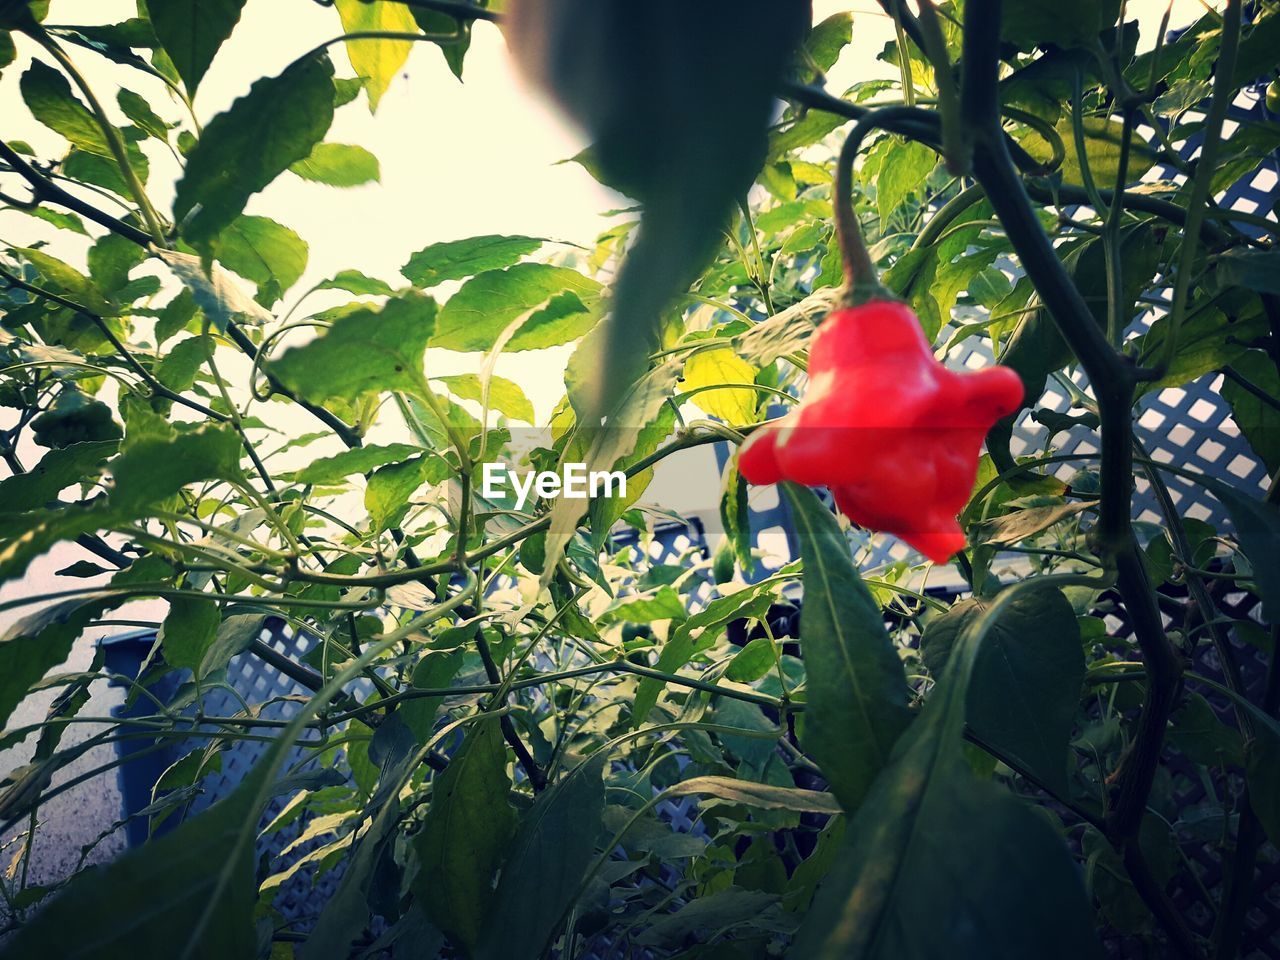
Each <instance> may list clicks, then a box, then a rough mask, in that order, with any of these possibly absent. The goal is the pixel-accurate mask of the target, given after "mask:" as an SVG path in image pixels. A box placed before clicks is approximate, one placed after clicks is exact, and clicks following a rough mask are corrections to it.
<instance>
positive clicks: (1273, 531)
mask: <svg viewBox="0 0 1280 960" xmlns="http://www.w3.org/2000/svg"><path fill="white" fill-rule="evenodd" d="M1199 479H1200V482H1201V483H1203V484H1204V485H1205V486H1206V487H1208V488H1209V490H1210V491H1211V492H1212V493H1213V495H1214V496H1215V497H1217V498H1218V499H1219V500H1221V501H1222V505H1223V506H1224V507H1226V508H1227V514H1228V515H1229V516H1230V517H1231V522H1232V524H1233V525H1234V526H1235V534H1236V539H1238V540H1239V541H1240V549H1241V550H1243V551H1244V553H1245V556H1247V557H1248V558H1249V562H1250V563H1251V564H1252V565H1253V575H1254V577H1255V578H1256V579H1255V580H1254V585H1255V586H1256V587H1257V590H1258V595H1259V596H1261V597H1262V613H1263V616H1264V617H1265V618H1266V621H1267V622H1268V623H1272V624H1276V623H1280V507H1277V506H1276V505H1275V504H1274V503H1269V502H1267V501H1264V500H1258V499H1255V498H1254V497H1250V496H1248V495H1246V494H1244V493H1241V492H1240V491H1239V490H1237V489H1236V488H1235V487H1232V486H1228V485H1227V484H1225V483H1222V482H1220V481H1218V480H1213V479H1211V478H1209V477H1202V478H1199Z"/></svg>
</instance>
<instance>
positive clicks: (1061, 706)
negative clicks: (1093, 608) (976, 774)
mask: <svg viewBox="0 0 1280 960" xmlns="http://www.w3.org/2000/svg"><path fill="white" fill-rule="evenodd" d="M989 606H990V604H989V603H988V602H986V601H983V600H974V599H971V600H962V601H961V602H960V603H957V604H956V605H955V606H954V607H952V608H951V610H950V611H948V612H947V613H946V614H945V615H944V616H942V617H940V618H938V619H936V620H932V621H930V623H929V626H928V628H927V629H926V630H925V633H924V637H923V639H922V640H921V642H920V652H921V654H922V655H923V656H924V662H925V665H926V666H928V668H929V672H930V673H932V674H933V675H934V676H935V677H940V676H942V674H943V671H944V669H945V666H946V662H947V659H948V658H949V657H950V655H951V650H952V648H953V647H954V646H955V643H956V641H957V640H958V638H959V636H960V634H961V632H962V631H963V630H965V629H966V628H967V627H968V626H969V625H970V624H971V623H972V622H973V621H974V620H975V619H976V618H977V617H979V616H980V615H981V614H982V613H983V612H984V611H985V610H987V609H988V608H989ZM1084 673H1085V663H1084V654H1083V652H1082V650H1081V646H1080V627H1079V625H1078V624H1077V622H1076V617H1075V613H1074V611H1073V610H1072V608H1071V604H1070V603H1069V602H1067V599H1066V597H1064V596H1063V595H1062V593H1061V592H1060V591H1058V590H1053V589H1045V590H1040V591H1037V592H1031V593H1025V594H1023V595H1022V596H1021V597H1019V598H1018V599H1017V600H1015V601H1014V602H1013V604H1012V605H1011V606H1010V607H1009V608H1008V609H1007V610H1006V611H1005V613H1004V615H1003V616H1002V617H1001V618H1000V620H999V622H998V623H996V624H995V626H994V627H992V628H991V630H990V632H989V633H988V634H987V639H986V642H985V643H984V644H983V646H982V649H981V650H980V651H979V653H978V659H977V662H976V663H975V664H974V667H973V677H972V679H971V680H970V683H969V694H968V707H967V711H966V717H967V720H968V724H969V726H970V728H972V730H973V732H974V734H975V735H976V736H977V737H978V738H979V740H980V741H981V742H982V743H984V744H986V745H988V746H990V747H992V748H993V749H995V750H996V751H997V755H998V756H1000V757H1001V758H1009V759H1011V760H1014V761H1016V762H1017V763H1018V764H1019V766H1020V767H1021V768H1022V769H1025V770H1029V771H1030V772H1031V773H1033V774H1034V775H1035V776H1036V777H1037V778H1038V779H1039V780H1040V782H1042V783H1047V784H1049V785H1050V786H1052V787H1054V788H1056V789H1060V790H1062V791H1064V792H1065V791H1066V786H1067V743H1068V741H1069V740H1070V739H1071V730H1072V727H1073V725H1074V723H1075V717H1076V709H1077V707H1078V705H1079V700H1080V687H1081V685H1082V684H1083V683H1084Z"/></svg>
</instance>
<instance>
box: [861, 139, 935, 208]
mask: <svg viewBox="0 0 1280 960" xmlns="http://www.w3.org/2000/svg"><path fill="white" fill-rule="evenodd" d="M887 142H888V141H887ZM937 165H938V155H937V154H936V153H934V152H933V150H931V149H930V148H929V147H926V146H925V145H924V144H923V143H917V142H916V141H914V140H903V141H901V142H899V141H897V140H894V141H892V142H891V146H890V148H889V150H888V151H887V153H886V154H885V157H884V161H883V162H882V164H881V165H880V170H879V175H878V176H877V177H876V207H877V208H878V209H879V211H880V219H881V220H888V219H889V218H890V217H891V216H893V214H894V213H895V212H896V211H897V210H898V208H899V207H901V206H902V204H903V202H904V201H905V200H906V199H907V198H908V197H909V196H911V195H912V194H914V193H915V192H916V191H917V190H919V189H920V188H921V187H923V186H924V183H925V181H926V180H927V179H928V178H929V174H930V173H932V172H933V168H934V167H936V166H937Z"/></svg>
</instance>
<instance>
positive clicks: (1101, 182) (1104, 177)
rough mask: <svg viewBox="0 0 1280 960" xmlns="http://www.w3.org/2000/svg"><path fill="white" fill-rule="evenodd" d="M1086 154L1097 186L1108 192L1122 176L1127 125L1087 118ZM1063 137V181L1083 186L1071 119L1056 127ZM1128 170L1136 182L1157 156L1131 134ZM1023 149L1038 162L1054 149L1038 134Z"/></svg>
mask: <svg viewBox="0 0 1280 960" xmlns="http://www.w3.org/2000/svg"><path fill="white" fill-rule="evenodd" d="M1082 126H1083V127H1084V153H1085V156H1086V157H1087V158H1088V160H1089V172H1090V173H1092V174H1093V180H1094V183H1096V184H1097V185H1098V186H1099V187H1100V188H1103V189H1109V188H1111V187H1114V186H1115V181H1116V177H1117V176H1118V175H1119V173H1120V144H1121V142H1122V138H1123V137H1124V124H1122V123H1120V122H1119V121H1116V120H1111V119H1108V118H1107V117H1085V118H1084V120H1083V123H1082ZM1054 129H1055V130H1056V131H1057V134H1058V136H1060V137H1061V138H1062V143H1063V146H1065V147H1066V153H1067V155H1066V158H1065V159H1064V160H1063V161H1062V167H1061V171H1062V179H1063V180H1064V181H1066V182H1067V183H1075V184H1083V183H1084V177H1083V174H1082V173H1081V163H1080V152H1079V151H1078V150H1077V149H1076V140H1075V129H1074V124H1073V122H1072V119H1071V117H1069V116H1067V117H1064V118H1063V119H1061V120H1059V121H1058V125H1057V127H1055V128H1054ZM1129 142H1130V152H1129V168H1128V170H1127V171H1126V175H1125V180H1126V182H1128V183H1133V182H1134V181H1135V180H1138V179H1140V178H1141V177H1142V175H1143V174H1144V173H1146V172H1147V171H1148V170H1150V169H1151V167H1152V165H1153V164H1154V163H1155V155H1154V154H1153V153H1152V151H1151V148H1150V147H1149V146H1147V141H1145V140H1143V139H1142V137H1140V136H1139V135H1138V134H1136V133H1131V134H1130V141H1129ZM1022 146H1023V147H1024V148H1025V149H1026V151H1027V152H1028V153H1030V154H1031V155H1032V156H1034V157H1036V158H1037V159H1041V160H1046V161H1047V160H1048V159H1049V158H1050V157H1051V156H1052V155H1053V149H1052V148H1051V147H1050V146H1049V143H1048V141H1046V140H1045V138H1044V137H1043V136H1042V135H1041V134H1039V133H1030V134H1028V135H1027V136H1026V137H1024V138H1023V140H1022Z"/></svg>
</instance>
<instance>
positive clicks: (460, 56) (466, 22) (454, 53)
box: [409, 0, 506, 80]
mask: <svg viewBox="0 0 1280 960" xmlns="http://www.w3.org/2000/svg"><path fill="white" fill-rule="evenodd" d="M472 2H474V3H476V5H477V6H480V7H493V8H495V9H498V10H501V8H502V5H503V4H504V3H505V2H506V0H493V2H492V3H490V2H489V0H472ZM409 9H410V10H411V11H412V12H413V18H414V19H415V20H416V21H418V26H420V27H421V28H422V29H423V32H425V33H429V34H433V35H434V34H455V36H454V37H450V38H448V39H441V40H437V41H435V44H436V46H437V47H439V48H440V52H441V53H442V54H444V60H445V63H447V64H448V65H449V69H450V70H451V71H452V72H453V75H454V76H455V77H457V78H458V79H459V80H461V79H462V64H463V61H464V60H465V59H466V57H467V51H468V50H469V49H470V48H471V23H472V21H471V19H470V18H469V17H456V18H455V17H451V16H450V15H449V14H447V13H437V12H436V11H434V10H428V9H426V8H425V7H410V8H409Z"/></svg>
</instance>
